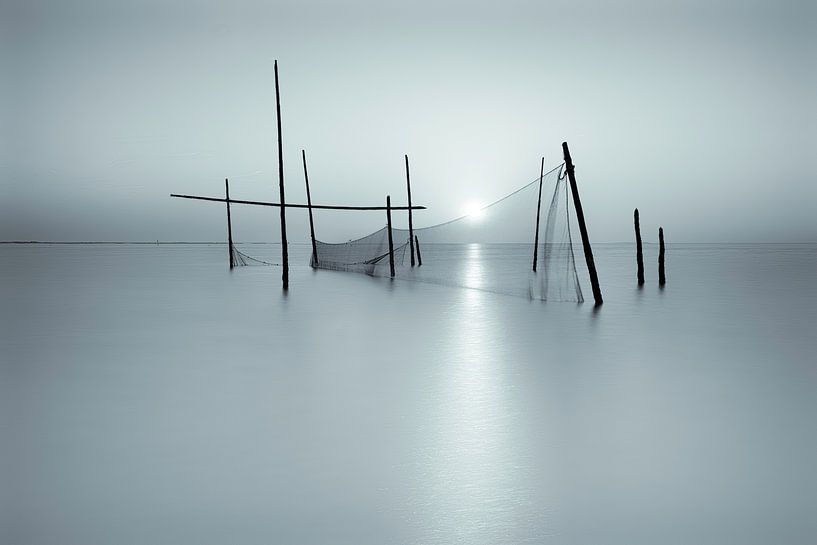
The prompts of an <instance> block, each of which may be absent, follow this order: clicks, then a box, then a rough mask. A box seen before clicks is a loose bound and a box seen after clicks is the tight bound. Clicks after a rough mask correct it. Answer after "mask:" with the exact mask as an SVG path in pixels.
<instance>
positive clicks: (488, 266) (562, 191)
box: [311, 167, 584, 302]
mask: <svg viewBox="0 0 817 545" xmlns="http://www.w3.org/2000/svg"><path fill="white" fill-rule="evenodd" d="M561 173H562V168H561V167H557V168H555V169H553V170H551V171H550V172H548V173H547V174H545V175H544V177H543V179H542V202H543V204H544V205H545V206H542V210H541V226H540V236H539V240H540V244H539V248H538V250H537V252H536V254H537V271H536V272H533V271H532V268H533V267H532V265H533V259H534V244H533V241H534V238H535V227H536V216H537V204H538V201H539V184H540V180H539V177H538V176H537V177H536V179H534V180H533V181H531V182H530V183H528V184H526V185H524V186H522V187H520V188H518V189H516V190H515V191H513V192H511V193H509V194H507V195H505V196H504V197H502V198H500V199H497V200H495V201H493V202H491V203H490V204H488V205H485V206H471V207H470V210H469V211H468V213H466V214H463V215H461V216H459V217H456V218H454V219H452V220H449V221H445V222H442V223H438V224H435V225H431V226H428V227H418V228H415V229H414V236H415V243H416V244H415V248H414V262H415V265H416V266H412V265H411V259H410V256H411V245H410V242H409V230H408V229H404V228H392V238H393V241H394V254H395V256H394V262H395V278H397V279H400V280H406V281H413V282H425V283H432V284H439V285H446V286H455V287H464V288H470V289H476V290H482V291H489V292H494V293H501V294H507V295H515V296H520V297H526V298H531V299H539V300H545V301H573V302H581V301H583V300H584V299H583V297H582V292H581V287H580V285H579V278H578V273H577V271H576V263H575V258H574V252H573V241H572V238H571V227H570V222H571V217H570V215H569V197H570V194H569V191H567V188H566V180H565V178H564V177H562V175H561ZM548 204H549V206H547V205H548ZM402 216H405V218H403V217H402ZM417 216H418V214H417V213H416V212H415V222H416V221H417V219H418V217H417ZM392 219H393V222H394V223H401V224H402V220H403V219H406V222H407V215H406V214H405V213H402V212H399V213H398V212H392ZM407 254H408V255H407ZM311 264H312V266H313V267H316V268H319V269H330V270H341V271H353V272H362V273H365V274H368V275H371V276H390V274H391V272H390V266H389V247H388V228H387V227H383V228H381V229H378V230H377V231H375V232H373V233H371V234H369V235H367V236H364V237H362V238H359V239H356V240H350V241H348V242H344V243H340V244H330V243H326V242H322V241H317V260H315V259H313V260H312V261H311Z"/></svg>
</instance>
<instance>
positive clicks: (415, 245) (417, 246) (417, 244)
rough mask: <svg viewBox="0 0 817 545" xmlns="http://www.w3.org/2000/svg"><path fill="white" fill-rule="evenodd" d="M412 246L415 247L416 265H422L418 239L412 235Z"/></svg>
mask: <svg viewBox="0 0 817 545" xmlns="http://www.w3.org/2000/svg"><path fill="white" fill-rule="evenodd" d="M414 247H415V248H417V266H418V267H422V266H423V254H421V253H420V239H419V238H417V235H414Z"/></svg>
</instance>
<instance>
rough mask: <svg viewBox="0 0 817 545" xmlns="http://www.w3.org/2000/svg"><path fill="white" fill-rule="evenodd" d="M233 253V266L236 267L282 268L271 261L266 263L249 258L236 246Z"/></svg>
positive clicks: (232, 248)
mask: <svg viewBox="0 0 817 545" xmlns="http://www.w3.org/2000/svg"><path fill="white" fill-rule="evenodd" d="M231 251H232V253H233V266H234V267H257V266H272V267H278V266H280V264H279V263H272V262H270V261H264V260H263V259H258V258H255V257H252V256H249V255H247V254H245V253H244V252H242V251H241V250H239V249H238V248H236V247H235V244H233V246H232V247H231Z"/></svg>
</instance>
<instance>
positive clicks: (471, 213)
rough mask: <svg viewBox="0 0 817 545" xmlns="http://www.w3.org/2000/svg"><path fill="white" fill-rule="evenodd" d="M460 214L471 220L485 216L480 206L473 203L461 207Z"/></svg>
mask: <svg viewBox="0 0 817 545" xmlns="http://www.w3.org/2000/svg"><path fill="white" fill-rule="evenodd" d="M462 213H463V214H465V215H466V216H468V217H469V218H471V219H472V220H478V219H482V216H483V215H484V214H485V212H484V211H483V210H482V205H481V204H479V203H478V202H474V201H470V202H467V203H465V206H463V207H462Z"/></svg>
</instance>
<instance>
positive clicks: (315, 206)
mask: <svg viewBox="0 0 817 545" xmlns="http://www.w3.org/2000/svg"><path fill="white" fill-rule="evenodd" d="M170 196H171V197H177V198H179V199H195V200H198V201H212V202H229V203H230V204H252V205H255V206H274V207H276V208H280V207H281V203H277V202H264V201H244V200H238V199H223V198H219V197H200V196H198V195H177V194H175V193H171V194H170ZM283 206H284V208H312V209H313V210H386V207H385V206H339V205H332V204H313V205H312V206H311V207H310V206H309V205H308V204H290V203H286V204H284V205H283ZM391 209H392V210H408V209H409V207H408V206H392V207H391ZM425 209H426V207H425V206H412V207H411V210H425Z"/></svg>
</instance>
